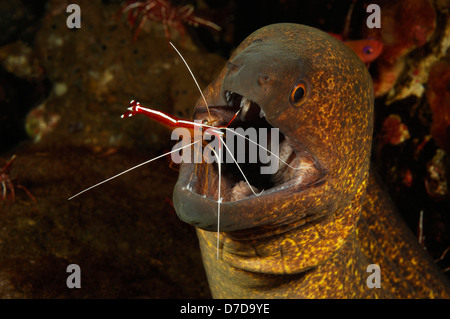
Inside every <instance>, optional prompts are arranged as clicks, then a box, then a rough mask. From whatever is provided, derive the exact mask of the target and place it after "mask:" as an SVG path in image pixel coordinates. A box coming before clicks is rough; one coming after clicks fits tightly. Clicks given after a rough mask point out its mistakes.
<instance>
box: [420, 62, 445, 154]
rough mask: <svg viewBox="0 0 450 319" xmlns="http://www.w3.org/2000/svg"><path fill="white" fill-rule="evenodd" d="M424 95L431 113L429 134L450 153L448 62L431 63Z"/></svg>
mask: <svg viewBox="0 0 450 319" xmlns="http://www.w3.org/2000/svg"><path fill="white" fill-rule="evenodd" d="M426 96H427V99H428V102H429V104H430V109H431V112H432V114H433V122H432V124H431V135H432V136H433V138H434V140H435V141H436V143H437V144H438V145H439V147H441V148H442V149H444V150H445V151H446V152H447V153H450V127H449V126H450V62H449V60H448V59H447V60H441V61H438V62H436V63H435V64H433V66H432V68H431V71H430V74H429V78H428V83H427V90H426Z"/></svg>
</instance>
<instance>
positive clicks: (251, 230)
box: [174, 24, 450, 298]
mask: <svg viewBox="0 0 450 319" xmlns="http://www.w3.org/2000/svg"><path fill="white" fill-rule="evenodd" d="M205 96H206V101H207V103H208V105H209V106H210V110H211V112H210V113H211V115H210V116H208V115H207V113H206V112H205V104H204V102H203V100H199V102H198V103H197V105H196V108H195V112H194V118H195V119H199V120H204V121H209V120H210V119H211V117H212V118H213V119H214V122H215V125H224V124H226V123H228V121H229V120H230V117H231V116H232V115H233V114H234V113H235V112H236V110H238V109H239V108H240V107H241V106H242V105H246V108H245V111H242V113H243V114H241V115H240V117H239V119H238V120H236V121H233V122H232V125H233V127H237V126H242V127H266V128H279V130H280V157H281V158H282V159H283V161H285V162H286V163H288V164H289V165H290V166H291V167H297V168H300V169H296V170H293V169H291V168H290V167H289V166H287V165H286V164H283V163H282V162H280V166H279V170H278V171H277V172H276V173H275V174H272V175H260V174H258V172H259V171H258V168H259V166H258V164H257V163H256V164H253V166H252V165H249V167H245V168H244V171H245V172H246V174H247V175H248V176H250V177H249V181H250V183H251V184H252V185H253V186H255V187H256V188H258V189H259V190H261V189H264V191H263V192H262V194H260V195H259V196H255V195H254V194H253V193H252V192H250V191H249V187H248V186H246V185H245V183H244V182H243V181H242V176H241V175H240V174H239V172H238V171H236V169H235V168H234V167H235V165H234V164H223V165H222V174H221V175H222V177H221V178H222V186H221V193H222V194H223V198H222V203H221V213H220V227H219V231H220V237H219V238H220V242H219V245H218V247H219V250H218V255H217V251H216V247H217V246H216V241H217V237H216V236H217V233H216V232H215V231H217V227H218V221H217V217H218V216H217V215H218V210H217V200H218V197H217V195H218V194H217V193H218V191H217V190H218V178H219V174H218V170H217V166H216V165H211V164H209V165H208V164H206V163H203V164H189V163H183V164H182V165H181V168H180V175H179V179H178V182H177V184H176V185H175V189H174V206H175V209H176V212H177V214H178V216H179V217H180V218H181V219H182V220H183V221H185V222H187V223H190V224H192V225H193V226H195V227H196V228H197V235H198V238H199V241H200V248H201V252H202V258H203V263H204V266H205V269H206V274H207V278H208V281H209V285H210V288H211V291H212V296H213V297H214V298H377V297H378V298H380V297H381V298H390V297H395V298H428V297H429V298H438V297H443V298H448V297H449V296H450V289H449V285H448V283H447V282H446V279H445V276H443V275H442V274H441V273H440V270H439V269H437V267H436V266H435V265H434V264H433V262H432V261H431V260H430V258H429V257H428V256H427V254H426V252H424V251H423V249H422V248H421V247H420V246H419V245H418V243H417V240H415V238H414V236H413V235H412V234H411V233H410V231H409V230H408V229H407V228H406V227H405V225H404V223H403V222H402V221H401V219H400V217H398V215H397V213H396V212H395V209H394V208H393V205H392V203H391V202H390V201H389V199H388V197H386V195H385V194H384V193H383V191H382V189H381V187H380V184H379V182H378V181H377V179H376V176H375V174H373V173H372V172H370V154H371V144H372V130H373V124H372V123H373V99H374V97H373V87H372V81H371V77H370V75H369V73H368V72H367V69H366V67H365V66H364V64H363V62H362V61H361V60H360V59H359V58H358V57H357V55H356V54H355V53H354V52H352V50H351V49H350V48H348V47H347V46H346V45H345V44H343V43H341V42H340V41H338V40H337V39H334V38H333V37H331V36H330V35H328V34H326V33H324V32H322V31H320V30H317V29H314V28H311V27H308V26H303V25H297V24H275V25H270V26H267V27H264V28H262V29H260V30H258V31H256V32H254V33H253V34H251V35H250V36H248V38H246V39H245V40H244V41H243V42H242V44H241V45H240V46H239V47H238V48H237V49H236V50H235V52H234V53H233V54H232V56H231V58H230V60H229V61H228V62H227V64H226V66H225V68H224V69H223V71H222V72H221V73H220V75H219V76H218V78H217V79H216V80H215V81H214V82H213V83H211V84H210V86H209V87H207V88H206V89H205ZM243 102H245V103H243ZM254 167H256V169H255V168H254ZM255 172H256V173H255ZM369 172H370V173H369ZM372 264H376V265H378V267H379V273H378V275H379V276H378V279H379V283H380V288H377V287H376V286H375V287H374V286H373V285H371V287H369V286H370V285H368V281H369V280H368V278H369V276H371V275H372V274H373V273H372V272H371V269H372V268H370V267H369V265H372Z"/></svg>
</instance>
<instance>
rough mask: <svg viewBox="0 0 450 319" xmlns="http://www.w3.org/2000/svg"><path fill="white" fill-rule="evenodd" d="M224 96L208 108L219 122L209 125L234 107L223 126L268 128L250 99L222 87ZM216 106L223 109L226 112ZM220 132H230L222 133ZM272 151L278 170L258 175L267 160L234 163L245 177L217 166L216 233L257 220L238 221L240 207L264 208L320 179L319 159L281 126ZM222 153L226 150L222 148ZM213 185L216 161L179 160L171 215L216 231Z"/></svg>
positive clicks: (201, 114)
mask: <svg viewBox="0 0 450 319" xmlns="http://www.w3.org/2000/svg"><path fill="white" fill-rule="evenodd" d="M224 99H225V101H226V107H224V106H220V107H215V106H210V110H213V111H214V112H213V113H214V114H216V115H219V114H222V115H223V116H219V117H220V121H217V120H216V121H215V125H217V126H221V125H226V124H227V123H228V122H229V121H230V120H231V117H230V116H231V115H230V114H235V113H236V112H238V111H239V116H238V117H236V118H235V119H234V120H233V121H232V123H231V124H230V125H229V128H237V127H242V128H243V129H244V130H245V129H247V128H250V127H255V128H256V131H257V132H258V131H259V130H258V129H259V128H268V129H269V132H270V128H273V126H272V125H271V124H270V123H269V122H268V121H267V120H266V118H265V112H264V109H263V108H261V107H260V106H259V105H258V104H257V103H256V102H254V101H253V100H251V99H249V98H247V97H244V96H242V95H240V94H238V93H236V92H232V91H224ZM222 110H226V112H225V111H222ZM230 110H231V112H230ZM194 118H195V119H196V120H208V117H207V113H206V112H204V110H203V111H202V110H199V109H196V112H195V113H194ZM226 134H230V133H229V132H226ZM258 141H259V137H258ZM225 142H226V139H225ZM247 144H249V143H247ZM270 145H271V143H270V133H269V136H268V142H267V144H266V145H265V147H267V148H268V149H270ZM248 148H249V145H247V150H248ZM258 149H259V147H258ZM278 150H279V151H278V154H279V155H278V158H277V157H275V156H272V157H271V159H272V160H276V161H277V162H278V170H277V171H276V172H275V173H273V174H260V168H261V166H267V165H268V164H262V163H261V162H258V163H253V164H251V163H239V166H240V168H241V169H242V171H243V173H244V174H245V176H246V179H247V180H246V179H245V178H244V176H243V175H242V173H241V171H240V170H239V168H238V166H237V165H236V164H235V163H222V164H221V176H220V178H221V180H220V185H221V187H220V190H221V191H220V197H221V199H220V202H221V204H220V206H221V216H220V218H221V221H220V231H233V230H241V229H246V228H252V227H254V226H255V225H256V224H257V221H253V222H252V221H251V220H247V221H246V222H244V221H243V220H245V219H246V216H245V208H244V207H249V208H250V207H251V208H252V209H255V210H257V209H260V210H264V208H265V207H266V203H269V202H272V201H273V200H274V198H275V197H277V196H279V195H280V194H285V195H286V194H288V195H289V194H293V193H298V192H301V191H302V190H304V189H306V188H308V187H313V186H316V185H317V184H318V183H321V182H323V181H324V177H325V170H324V169H323V167H322V165H321V164H320V162H319V161H318V160H317V159H316V158H315V157H314V155H313V154H311V153H309V152H308V151H307V150H306V149H305V148H303V147H302V145H301V144H300V143H298V142H296V141H295V139H294V138H292V137H290V136H289V132H285V134H283V133H281V129H280V133H279V148H278ZM272 151H273V150H272ZM224 152H226V151H225V150H224ZM258 158H259V157H258ZM218 189H219V169H218V164H217V163H214V164H206V163H200V164H191V163H183V164H182V165H181V167H180V176H179V179H178V182H177V185H176V186H175V190H174V205H175V209H176V211H177V214H178V215H179V217H180V218H181V219H182V220H184V221H185V222H187V223H190V224H192V225H194V226H196V227H199V228H202V229H204V230H214V231H216V230H217V224H218V221H217V211H218V201H219V197H218V195H219V194H218V193H219V192H218ZM243 209H244V210H243ZM231 211H234V212H237V211H239V212H240V214H241V220H240V221H239V222H238V223H237V222H236V219H233V218H231V219H230V220H228V219H227V213H228V212H230V215H231Z"/></svg>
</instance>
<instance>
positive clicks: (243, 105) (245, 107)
mask: <svg viewBox="0 0 450 319" xmlns="http://www.w3.org/2000/svg"><path fill="white" fill-rule="evenodd" d="M251 103H252V101H251V100H249V99H247V98H245V97H242V100H241V110H242V111H241V120H242V121H243V120H244V119H245V115H247V112H248V110H250V104H251Z"/></svg>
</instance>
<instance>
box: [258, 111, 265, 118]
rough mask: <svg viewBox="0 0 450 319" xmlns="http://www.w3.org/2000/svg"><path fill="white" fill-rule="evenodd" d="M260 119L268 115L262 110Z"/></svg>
mask: <svg viewBox="0 0 450 319" xmlns="http://www.w3.org/2000/svg"><path fill="white" fill-rule="evenodd" d="M259 117H260V118H263V117H266V113H264V111H263V109H261V111H259Z"/></svg>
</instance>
